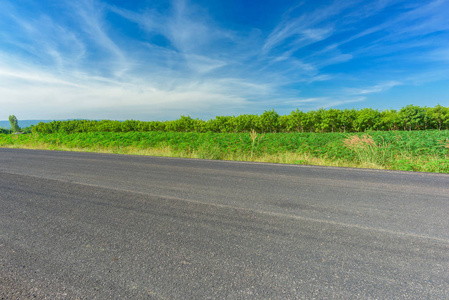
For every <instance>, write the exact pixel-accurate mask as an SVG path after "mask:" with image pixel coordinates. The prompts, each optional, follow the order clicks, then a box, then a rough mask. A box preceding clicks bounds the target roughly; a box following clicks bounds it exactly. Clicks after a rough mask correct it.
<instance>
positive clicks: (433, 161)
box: [0, 130, 449, 173]
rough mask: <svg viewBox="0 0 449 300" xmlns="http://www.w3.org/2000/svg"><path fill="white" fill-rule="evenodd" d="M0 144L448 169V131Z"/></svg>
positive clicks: (35, 138) (148, 136) (67, 138)
mask: <svg viewBox="0 0 449 300" xmlns="http://www.w3.org/2000/svg"><path fill="white" fill-rule="evenodd" d="M0 147H10V148H30V149H49V150H64V151H89V152H103V153H119V154H136V155H153V156H170V157H186V158H201V159H222V160H237V161H257V162H273V163H287V164H307V165H329V166H342V167H362V168H376V169H391V170H409V171H424V172H443V173H449V131H439V130H431V131H412V132H394V131H391V132H369V133H353V134H350V135H349V134H345V133H324V134H320V133H265V134H263V135H262V134H258V133H256V132H255V131H253V132H250V133H196V132H184V133H182V132H145V133H142V132H129V133H111V132H95V133H78V134H26V135H4V134H0Z"/></svg>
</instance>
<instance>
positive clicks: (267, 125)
mask: <svg viewBox="0 0 449 300" xmlns="http://www.w3.org/2000/svg"><path fill="white" fill-rule="evenodd" d="M425 129H426V130H427V129H438V130H444V129H449V108H448V107H444V106H441V105H437V106H436V107H433V108H428V107H419V106H415V105H408V106H406V107H404V108H402V109H401V110H399V111H396V110H384V111H378V110H375V109H372V108H364V109H360V110H355V109H345V110H340V109H332V108H331V109H327V110H326V109H319V110H316V111H313V110H312V111H308V112H302V111H300V110H295V111H292V112H291V113H290V114H288V115H283V116H281V115H279V114H278V113H277V112H276V111H274V110H267V111H265V112H264V113H263V114H261V115H240V116H217V117H216V118H214V119H211V120H208V121H203V120H199V119H193V118H191V117H189V116H181V117H180V118H179V119H178V120H173V121H164V122H161V121H150V122H145V121H136V120H127V121H122V122H121V121H109V120H102V121H95V120H93V121H92V120H71V121H53V122H50V123H39V124H37V125H36V126H34V127H33V128H32V131H33V132H35V133H81V132H159V131H161V132H198V133H205V132H214V133H249V132H252V131H253V130H254V131H256V132H257V133H276V132H284V133H292V132H319V133H327V132H348V133H350V132H367V131H373V130H382V131H391V130H408V131H410V130H425Z"/></svg>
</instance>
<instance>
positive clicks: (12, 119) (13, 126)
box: [9, 115, 20, 132]
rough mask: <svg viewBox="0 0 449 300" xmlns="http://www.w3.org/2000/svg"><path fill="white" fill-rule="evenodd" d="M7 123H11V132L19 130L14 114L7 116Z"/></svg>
mask: <svg viewBox="0 0 449 300" xmlns="http://www.w3.org/2000/svg"><path fill="white" fill-rule="evenodd" d="M9 123H10V124H11V130H12V131H13V132H19V131H20V127H19V122H18V121H17V118H16V116H14V115H11V116H9Z"/></svg>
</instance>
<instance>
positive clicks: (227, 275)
mask: <svg viewBox="0 0 449 300" xmlns="http://www.w3.org/2000/svg"><path fill="white" fill-rule="evenodd" d="M448 215H449V175H437V174H423V173H407V172H389V171H375V170H356V169H343V168H342V169H339V168H326V167H308V166H287V165H274V164H255V163H237V162H223V161H207V160H187V159H172V158H155V157H138V156H122V155H107V154H90V153H73V152H72V153H70V152H50V151H36V150H34V151H33V150H13V149H0V290H1V297H0V298H1V299H29V298H38V299H77V298H78V299H268V298H270V299H314V298H315V299H449V217H448Z"/></svg>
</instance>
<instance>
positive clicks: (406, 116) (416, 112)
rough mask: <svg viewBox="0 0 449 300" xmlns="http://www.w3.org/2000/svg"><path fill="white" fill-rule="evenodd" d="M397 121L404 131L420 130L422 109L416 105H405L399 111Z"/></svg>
mask: <svg viewBox="0 0 449 300" xmlns="http://www.w3.org/2000/svg"><path fill="white" fill-rule="evenodd" d="M398 116H399V119H400V121H401V122H402V125H403V128H404V130H406V129H407V128H408V130H410V131H411V130H412V129H418V130H419V129H420V127H421V126H423V125H424V108H422V107H419V106H416V105H412V104H410V105H407V106H406V107H403V108H401V110H400V111H399V114H398Z"/></svg>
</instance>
